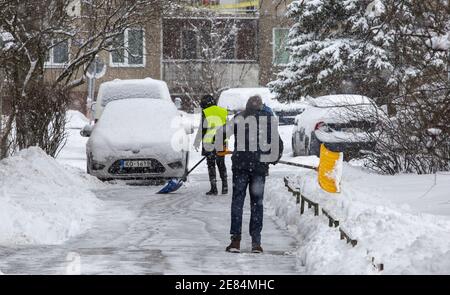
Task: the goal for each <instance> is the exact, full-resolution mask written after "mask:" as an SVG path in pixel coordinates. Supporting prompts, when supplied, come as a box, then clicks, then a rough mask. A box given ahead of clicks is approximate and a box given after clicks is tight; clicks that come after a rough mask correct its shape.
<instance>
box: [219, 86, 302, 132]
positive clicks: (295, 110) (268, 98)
mask: <svg viewBox="0 0 450 295" xmlns="http://www.w3.org/2000/svg"><path fill="white" fill-rule="evenodd" d="M253 95H260V96H261V98H262V100H263V102H264V104H265V105H267V106H268V107H270V108H271V109H272V110H273V111H274V113H275V114H276V115H277V117H278V119H279V122H280V125H292V124H294V119H295V117H296V116H297V115H299V114H301V113H302V112H303V111H304V110H305V107H306V106H305V104H304V103H302V102H295V103H281V102H279V101H278V100H276V94H274V93H272V92H271V91H270V89H269V88H264V87H259V88H231V89H228V90H225V91H223V92H222V93H221V94H220V97H219V101H218V105H219V106H221V107H223V108H226V109H227V110H228V111H229V112H230V113H238V112H241V111H243V110H245V106H246V105H247V101H248V99H249V98H250V97H251V96H253Z"/></svg>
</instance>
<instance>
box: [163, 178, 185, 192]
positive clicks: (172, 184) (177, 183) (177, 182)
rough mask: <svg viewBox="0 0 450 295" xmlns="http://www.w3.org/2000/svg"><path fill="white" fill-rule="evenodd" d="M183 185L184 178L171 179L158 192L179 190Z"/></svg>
mask: <svg viewBox="0 0 450 295" xmlns="http://www.w3.org/2000/svg"><path fill="white" fill-rule="evenodd" d="M182 186H183V180H181V179H171V180H169V182H167V184H166V185H165V186H164V187H163V188H162V189H161V190H160V191H159V192H158V194H170V193H174V192H176V191H177V190H179V189H180V188H181V187H182Z"/></svg>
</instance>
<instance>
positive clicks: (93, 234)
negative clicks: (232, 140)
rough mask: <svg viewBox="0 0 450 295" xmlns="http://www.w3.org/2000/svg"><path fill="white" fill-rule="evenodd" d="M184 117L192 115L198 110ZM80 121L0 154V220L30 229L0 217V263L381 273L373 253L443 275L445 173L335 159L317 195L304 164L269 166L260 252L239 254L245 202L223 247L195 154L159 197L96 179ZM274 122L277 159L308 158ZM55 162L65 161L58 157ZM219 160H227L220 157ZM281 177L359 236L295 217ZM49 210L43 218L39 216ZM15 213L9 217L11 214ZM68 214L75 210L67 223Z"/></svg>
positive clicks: (449, 185) (130, 270) (447, 204)
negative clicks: (334, 176)
mask: <svg viewBox="0 0 450 295" xmlns="http://www.w3.org/2000/svg"><path fill="white" fill-rule="evenodd" d="M75 117H77V118H79V117H78V116H77V114H75ZM189 118H190V119H192V120H194V121H195V122H194V123H193V125H194V126H196V125H197V121H196V120H198V118H196V117H195V116H189ZM79 119H80V118H79ZM84 121H85V120H83V118H82V117H81V120H80V122H79V124H74V125H77V126H78V127H77V126H72V127H73V128H75V129H71V130H69V133H70V137H69V140H68V143H67V145H66V147H65V148H64V149H63V151H62V152H61V153H60V155H59V158H58V160H57V161H54V160H52V159H50V158H48V157H47V156H45V155H43V154H42V152H40V151H39V150H37V149H31V150H28V151H24V152H22V153H20V154H19V155H18V156H17V157H15V158H11V159H8V160H5V161H2V162H1V166H2V167H1V169H0V170H1V171H6V172H5V173H3V174H0V175H1V180H0V188H1V190H0V196H1V197H0V202H3V203H2V204H1V207H0V219H1V220H2V225H0V227H1V226H4V227H5V225H4V224H7V228H6V229H8V230H9V231H10V232H11V229H14V231H13V234H12V235H11V234H10V236H14V234H15V237H17V236H20V233H28V235H29V236H30V237H32V238H28V240H23V239H22V240H20V239H16V240H17V241H19V242H24V241H25V242H26V243H21V244H20V245H14V243H5V242H4V241H5V239H9V238H8V237H6V238H4V237H5V236H4V233H5V232H8V231H7V230H3V228H2V231H1V233H0V270H1V271H3V272H4V273H6V274H14V273H15V274H17V273H20V274H64V273H82V274H160V273H163V274H380V272H378V271H377V270H375V269H374V268H373V266H372V264H373V263H372V258H375V264H379V263H383V264H384V268H385V270H384V271H383V272H381V274H394V273H395V274H403V273H417V274H425V273H427V274H428V273H444V274H450V219H449V218H448V216H449V215H450V197H449V195H450V181H449V180H450V175H448V174H445V173H442V174H439V175H437V176H436V178H435V176H433V175H424V176H417V175H400V176H380V175H377V174H374V173H370V172H368V171H365V170H363V169H362V168H359V167H356V166H350V165H348V164H346V165H345V167H344V175H343V183H342V193H341V194H338V195H327V194H325V193H323V192H322V191H321V190H320V189H319V188H318V186H317V184H316V176H315V172H313V171H307V170H303V169H300V168H293V167H289V166H282V165H278V166H276V167H274V168H272V169H271V173H270V177H269V179H268V184H267V186H266V195H265V196H266V200H265V205H266V216H265V221H264V230H263V247H264V248H265V250H266V253H265V254H263V255H254V254H249V253H248V252H249V248H250V244H249V237H248V236H247V234H246V233H247V228H248V218H249V215H248V211H249V210H248V208H246V211H245V212H246V213H245V217H244V240H243V250H244V253H243V254H239V255H236V254H229V253H226V252H225V251H224V248H225V246H226V245H227V243H228V242H229V240H228V239H229V235H228V230H229V228H228V227H229V215H230V196H218V197H207V196H205V195H204V192H206V191H207V190H208V189H209V187H208V177H207V171H206V165H201V166H200V167H199V169H198V170H196V171H195V172H194V173H193V175H192V176H191V177H190V179H189V181H188V182H187V183H186V185H185V186H184V187H183V188H182V189H181V190H180V191H178V192H177V193H175V194H172V195H167V196H166V195H163V196H161V195H157V194H156V191H157V190H158V187H145V186H143V187H136V186H127V185H125V184H124V183H107V184H103V183H99V182H97V181H95V180H92V178H90V177H88V176H86V175H85V174H84V169H85V164H86V163H85V146H84V144H85V139H84V138H82V137H81V136H80V135H79V129H78V128H81V127H82V126H81V125H84ZM80 126H81V127H80ZM280 128H281V135H282V137H283V139H284V141H285V153H286V154H285V160H289V161H295V162H302V163H308V164H317V162H318V159H317V158H315V157H303V158H302V157H299V158H292V157H291V129H292V126H283V127H280ZM193 136H195V134H194V135H193ZM191 156H192V157H191V161H190V165H194V164H195V163H196V162H197V161H198V160H200V158H201V156H200V154H199V153H195V152H194V153H192V154H191ZM57 162H59V163H57ZM5 163H8V164H5ZM30 163H32V164H30ZM49 163H50V164H49ZM66 164H69V165H71V166H72V168H68V167H67V166H62V165H66ZM227 164H228V167H229V168H231V164H230V159H229V158H228V159H227ZM47 168H48V169H47ZM230 170H231V169H230ZM1 171H0V173H2V172H1ZM14 175H16V176H14ZM285 176H291V177H292V179H293V181H294V182H296V183H297V184H298V186H300V187H301V188H302V191H303V193H304V194H305V195H308V196H309V197H310V198H313V199H315V200H316V201H318V202H319V203H320V204H321V205H322V206H323V207H325V208H327V209H328V210H329V211H331V212H333V214H335V215H336V216H337V217H338V218H339V220H340V221H341V225H342V226H343V228H345V230H346V231H347V232H348V233H351V235H352V236H353V237H354V238H355V239H357V240H358V245H357V246H356V247H354V248H352V247H351V246H350V245H348V244H346V243H345V242H343V241H341V240H340V239H339V232H338V230H337V229H334V228H329V227H328V221H327V219H326V218H325V217H324V216H320V217H314V216H313V214H312V213H311V212H310V211H307V213H306V214H305V215H303V216H300V214H299V208H298V206H297V204H296V203H295V198H293V196H292V194H290V193H288V192H287V190H286V188H285V187H284V183H283V178H284V177H285ZM5 179H6V180H8V179H9V180H8V181H6V182H5V181H4V180H5ZM435 183H436V184H435ZM49 188H53V189H52V190H51V191H49ZM5 191H6V194H5ZM12 192H16V194H13V193H12ZM93 194H95V196H96V197H97V199H96V198H95V197H94V195H93ZM12 199H14V200H15V201H17V202H18V203H17V204H20V205H21V207H20V208H21V210H20V211H17V210H16V208H17V207H13V208H12V209H11V210H9V209H8V210H7V211H5V210H3V212H2V211H1V210H2V209H3V208H9V207H4V206H3V205H4V204H6V205H5V206H10V207H11V206H12V205H11V204H12V202H11V201H10V200H12ZM19 201H20V202H19ZM53 202H54V203H55V204H56V205H55V206H53ZM247 203H248V202H247ZM247 205H248V204H247ZM52 208H53V209H55V208H58V210H53V211H52ZM27 210H28V211H27ZM17 212H19V213H17ZM27 213H30V214H29V215H27ZM93 213H95V215H94V216H95V219H93V218H92V216H93V215H92V214H93ZM5 214H9V215H5ZM14 214H16V215H14ZM20 214H24V215H23V216H22V215H20ZM5 216H6V218H5ZM49 216H53V217H52V218H54V219H51V221H50V222H47V223H45V222H44V221H46V219H45V218H48V217H49ZM55 216H56V217H55ZM63 217H64V218H63ZM14 218H15V220H17V222H18V223H17V222H16V223H12V222H10V220H14ZM21 218H25V219H21ZM58 218H59V219H58ZM4 219H5V220H7V222H6V223H3V220H4ZM42 220H43V221H42ZM68 220H75V221H74V225H71V223H69V222H68ZM8 222H9V223H8ZM52 222H53V223H52ZM40 224H44V225H42V226H41V225H40ZM50 224H51V226H50ZM26 225H28V226H29V227H30V228H31V227H32V225H33V226H36V228H38V229H39V231H37V230H35V231H33V230H29V229H27V228H25V227H26ZM61 229H66V231H65V232H64V231H60V230H61ZM27 230H28V231H27ZM75 234H79V235H77V236H75ZM70 237H71V238H70ZM67 238H70V239H69V240H68V241H66V242H63V243H61V242H62V241H64V240H66V239H67ZM33 239H35V240H33ZM30 241H32V242H30ZM57 243H59V245H49V244H57ZM38 244H40V245H38Z"/></svg>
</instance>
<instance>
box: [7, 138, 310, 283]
mask: <svg viewBox="0 0 450 295" xmlns="http://www.w3.org/2000/svg"><path fill="white" fill-rule="evenodd" d="M74 134H75V135H74V136H76V135H77V134H79V133H78V132H75V133H74ZM72 141H73V142H71V143H70V144H69V146H68V147H67V148H66V149H67V151H66V154H67V156H66V157H65V158H63V159H61V161H62V162H63V163H66V164H71V165H72V166H76V167H79V168H82V167H84V166H85V160H84V150H83V147H84V144H80V142H79V140H78V139H76V138H75V140H73V138H72ZM289 146H290V143H287V147H289ZM287 152H289V150H288V151H287ZM199 159H200V155H199V154H197V153H194V154H192V159H191V165H193V163H195V162H196V161H197V160H199ZM227 161H228V162H227V166H228V168H229V169H230V168H231V163H230V159H229V158H228V159H227ZM205 166H206V165H202V166H200V167H199V169H198V170H197V171H195V173H194V174H193V175H192V176H191V177H190V179H189V181H188V183H186V184H185V186H184V187H183V188H182V189H180V190H179V191H178V192H177V193H175V194H171V195H157V194H156V192H157V191H158V189H159V187H151V186H150V187H149V186H128V185H126V184H107V185H106V186H104V187H102V188H101V189H99V190H97V191H95V193H96V195H97V197H98V198H99V199H101V200H103V203H104V205H103V206H102V208H101V209H100V211H99V212H98V213H97V216H96V222H95V223H94V224H93V226H92V228H90V230H88V231H87V232H86V233H84V234H83V235H80V236H77V237H75V238H73V239H72V240H69V241H67V242H66V243H64V244H62V245H48V246H19V247H14V248H8V247H0V257H1V259H0V269H1V270H2V272H3V273H6V274H130V275H133V274H299V273H300V274H301V273H302V272H303V269H304V268H303V267H302V265H301V262H300V261H299V260H298V258H297V257H296V256H295V255H293V254H292V253H294V252H295V250H296V245H297V241H296V240H295V239H294V238H293V237H292V235H290V234H289V233H288V232H287V230H286V229H285V228H281V227H279V226H278V225H277V224H276V222H275V221H274V220H272V219H271V217H270V216H265V220H264V229H263V241H262V242H263V247H264V249H265V250H266V252H265V253H264V254H263V255H258V254H251V253H250V248H251V241H250V237H249V234H248V222H249V208H248V207H249V200H248V199H247V202H246V210H245V216H244V223H243V241H242V252H243V253H241V254H231V253H226V252H225V247H226V246H227V245H228V243H229V223H230V203H231V195H227V196H221V195H219V196H206V195H205V192H206V191H208V190H209V183H208V176H207V170H206V167H205ZM230 170H231V169H230ZM230 173H231V172H230ZM274 175H277V173H275V174H274ZM272 177H279V178H280V181H282V179H281V175H278V176H272ZM219 184H220V183H219Z"/></svg>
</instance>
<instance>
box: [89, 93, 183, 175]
mask: <svg viewBox="0 0 450 295" xmlns="http://www.w3.org/2000/svg"><path fill="white" fill-rule="evenodd" d="M187 132H188V131H186V129H185V128H184V125H183V121H182V119H181V117H180V115H179V113H178V110H177V108H176V107H175V105H174V104H173V102H168V101H165V100H157V99H145V98H135V99H121V100H114V101H111V102H109V103H108V104H107V105H106V107H105V109H104V111H103V114H102V116H101V117H100V119H99V120H98V122H97V123H96V125H95V126H94V128H93V130H92V133H91V134H90V138H89V140H88V142H87V148H86V153H87V171H88V173H89V174H91V175H93V176H96V177H98V178H99V179H102V180H111V179H124V180H134V179H161V180H164V179H168V178H179V177H182V176H183V175H184V173H185V172H186V169H187V167H188V160H189V154H188V144H189V143H188V136H187ZM86 135H89V134H86Z"/></svg>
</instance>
